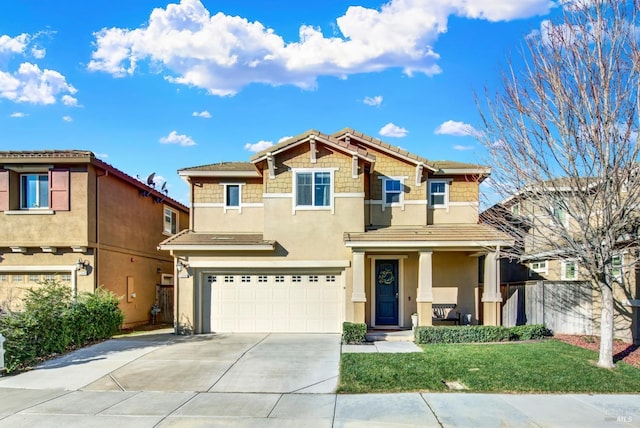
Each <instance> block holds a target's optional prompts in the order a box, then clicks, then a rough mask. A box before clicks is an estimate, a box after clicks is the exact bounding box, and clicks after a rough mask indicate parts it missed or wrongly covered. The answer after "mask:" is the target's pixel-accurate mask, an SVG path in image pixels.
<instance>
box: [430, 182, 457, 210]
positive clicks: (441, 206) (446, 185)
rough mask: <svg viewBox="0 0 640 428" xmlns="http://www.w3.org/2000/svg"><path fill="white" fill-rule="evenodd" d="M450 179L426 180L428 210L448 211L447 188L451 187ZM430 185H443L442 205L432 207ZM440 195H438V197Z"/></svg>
mask: <svg viewBox="0 0 640 428" xmlns="http://www.w3.org/2000/svg"><path fill="white" fill-rule="evenodd" d="M451 181H452V179H450V178H449V179H432V180H427V204H428V205H429V208H444V209H447V210H448V209H449V186H451ZM431 183H444V204H438V205H432V204H431ZM439 194H440V193H438V195H439Z"/></svg>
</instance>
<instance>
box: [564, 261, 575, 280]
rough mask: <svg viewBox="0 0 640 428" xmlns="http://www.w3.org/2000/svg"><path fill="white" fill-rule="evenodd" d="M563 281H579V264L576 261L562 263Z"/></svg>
mask: <svg viewBox="0 0 640 428" xmlns="http://www.w3.org/2000/svg"><path fill="white" fill-rule="evenodd" d="M562 279H563V280H565V281H574V280H576V279H578V263H577V262H575V261H572V260H571V261H564V262H562Z"/></svg>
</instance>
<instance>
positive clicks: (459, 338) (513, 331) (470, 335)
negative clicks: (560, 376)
mask: <svg viewBox="0 0 640 428" xmlns="http://www.w3.org/2000/svg"><path fill="white" fill-rule="evenodd" d="M550 335H551V332H550V331H549V329H547V328H546V327H545V326H544V325H541V324H536V325H519V326H516V327H510V328H507V327H502V326H492V325H472V326H455V327H454V326H437V327H434V326H428V327H417V328H416V332H415V339H416V343H473V342H475V343H478V342H506V341H517V340H533V339H542V338H544V337H545V336H550Z"/></svg>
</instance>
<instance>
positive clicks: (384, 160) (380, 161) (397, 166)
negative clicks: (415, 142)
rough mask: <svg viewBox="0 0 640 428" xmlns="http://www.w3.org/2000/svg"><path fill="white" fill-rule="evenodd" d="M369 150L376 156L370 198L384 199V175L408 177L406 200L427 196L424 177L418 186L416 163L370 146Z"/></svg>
mask: <svg viewBox="0 0 640 428" xmlns="http://www.w3.org/2000/svg"><path fill="white" fill-rule="evenodd" d="M367 150H368V151H369V153H371V154H373V155H375V157H376V165H375V171H374V173H373V176H372V177H371V195H370V199H373V200H381V199H382V181H383V180H382V179H381V178H382V177H407V178H406V179H405V180H404V200H405V201H416V200H425V199H426V198H427V189H426V186H425V182H424V178H423V179H422V183H421V184H422V185H421V186H420V187H418V186H416V167H415V165H413V164H411V163H408V162H406V161H404V160H401V159H398V158H395V157H392V156H389V155H387V154H386V153H384V152H378V151H376V150H374V149H372V148H369V147H367ZM423 174H424V171H423ZM423 177H424V176H423Z"/></svg>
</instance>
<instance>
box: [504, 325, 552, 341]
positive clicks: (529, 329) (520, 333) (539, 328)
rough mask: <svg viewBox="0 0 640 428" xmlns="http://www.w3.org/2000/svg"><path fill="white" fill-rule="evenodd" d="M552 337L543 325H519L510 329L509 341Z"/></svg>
mask: <svg viewBox="0 0 640 428" xmlns="http://www.w3.org/2000/svg"><path fill="white" fill-rule="evenodd" d="M546 336H551V331H550V330H549V329H548V328H546V327H545V326H544V325H543V324H533V325H517V326H515V327H511V328H509V340H537V339H543V338H544V337H546Z"/></svg>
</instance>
